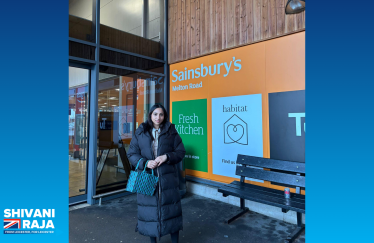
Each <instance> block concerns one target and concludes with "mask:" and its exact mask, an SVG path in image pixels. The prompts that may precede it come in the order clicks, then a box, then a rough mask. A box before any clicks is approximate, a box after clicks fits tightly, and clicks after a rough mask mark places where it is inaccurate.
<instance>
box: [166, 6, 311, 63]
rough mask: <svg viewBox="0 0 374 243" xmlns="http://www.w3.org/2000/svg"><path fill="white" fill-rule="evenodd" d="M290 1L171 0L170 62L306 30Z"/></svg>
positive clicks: (301, 17)
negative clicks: (289, 10)
mask: <svg viewBox="0 0 374 243" xmlns="http://www.w3.org/2000/svg"><path fill="white" fill-rule="evenodd" d="M286 3H287V0H169V6H168V8H169V15H168V27H169V28H168V31H169V39H168V44H169V50H168V57H169V63H176V62H179V61H184V60H187V59H191V58H195V57H199V56H202V55H206V54H209V53H213V52H217V51H222V50H225V49H228V48H232V47H236V46H240V45H245V44H250V43H254V42H258V41H261V40H265V39H269V38H274V37H277V36H282V35H286V34H288V33H292V32H295V31H298V30H303V29H305V11H304V12H302V13H299V14H292V15H286V14H285V5H286Z"/></svg>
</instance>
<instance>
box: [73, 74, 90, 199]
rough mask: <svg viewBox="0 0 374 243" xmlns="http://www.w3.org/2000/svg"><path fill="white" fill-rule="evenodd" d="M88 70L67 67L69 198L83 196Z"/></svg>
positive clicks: (86, 144)
mask: <svg viewBox="0 0 374 243" xmlns="http://www.w3.org/2000/svg"><path fill="white" fill-rule="evenodd" d="M88 80H89V70H88V69H81V68H75V67H69V197H73V196H78V195H82V194H85V190H86V174H87V173H86V167H87V157H88V155H87V148H88V139H87V138H88V130H87V127H88V105H89V103H88V102H89V101H88V100H89V96H88Z"/></svg>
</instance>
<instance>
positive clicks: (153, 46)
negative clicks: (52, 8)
mask: <svg viewBox="0 0 374 243" xmlns="http://www.w3.org/2000/svg"><path fill="white" fill-rule="evenodd" d="M69 37H72V38H76V39H80V40H85V41H93V40H94V38H93V36H92V21H89V20H87V19H82V18H79V17H75V16H72V15H69ZM100 45H104V46H108V47H111V48H116V49H120V50H123V51H128V52H133V53H137V54H140V55H144V56H148V57H153V58H158V59H161V60H162V59H163V51H162V48H161V44H160V42H157V41H153V40H150V39H146V38H143V37H141V36H137V35H134V34H130V33H127V32H125V31H121V30H118V29H115V28H112V27H109V26H106V25H102V24H101V25H100Z"/></svg>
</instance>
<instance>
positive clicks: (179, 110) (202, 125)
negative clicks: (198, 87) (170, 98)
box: [172, 99, 208, 172]
mask: <svg viewBox="0 0 374 243" xmlns="http://www.w3.org/2000/svg"><path fill="white" fill-rule="evenodd" d="M172 109H173V110H172V113H173V114H172V121H173V124H175V128H176V129H177V131H178V133H179V135H180V136H181V138H182V140H183V145H184V147H185V149H186V155H185V159H184V162H185V168H186V169H190V170H197V171H201V172H208V152H207V148H208V145H207V141H208V136H207V100H206V99H201V100H187V101H175V102H173V108H172Z"/></svg>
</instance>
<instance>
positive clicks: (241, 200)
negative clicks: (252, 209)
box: [225, 198, 249, 224]
mask: <svg viewBox="0 0 374 243" xmlns="http://www.w3.org/2000/svg"><path fill="white" fill-rule="evenodd" d="M248 211H249V209H248V208H246V207H245V201H244V198H240V212H239V213H238V214H237V215H235V216H234V217H232V218H230V219H229V220H226V221H225V223H227V224H230V223H231V222H232V221H234V220H235V219H237V218H239V217H241V216H243V215H244V214H245V213H246V212H248Z"/></svg>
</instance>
